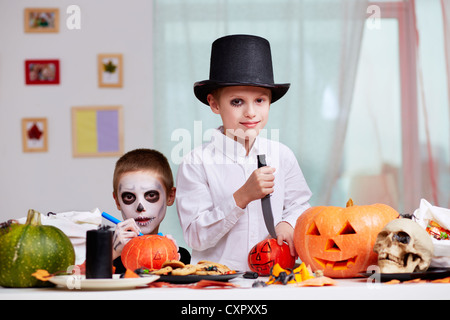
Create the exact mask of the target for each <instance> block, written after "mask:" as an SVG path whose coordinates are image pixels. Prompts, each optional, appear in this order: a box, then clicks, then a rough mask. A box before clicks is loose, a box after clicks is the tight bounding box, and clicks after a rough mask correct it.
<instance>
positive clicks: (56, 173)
mask: <svg viewBox="0 0 450 320" xmlns="http://www.w3.org/2000/svg"><path fill="white" fill-rule="evenodd" d="M71 4H76V5H78V6H79V7H80V8H81V29H80V30H69V29H68V28H67V27H66V19H67V18H68V17H69V15H68V14H67V13H66V8H67V7H68V6H69V5H71ZM26 7H57V8H59V9H60V32H59V33H57V34H30V33H25V32H24V27H23V15H24V14H23V10H24V8H26ZM151 18H152V1H150V0H128V1H123V0H75V1H68V0H45V1H44V0H0V21H1V22H2V28H0V40H1V45H0V222H2V221H5V220H7V219H11V218H18V217H23V216H25V215H26V214H27V211H28V209H29V208H33V209H36V210H38V211H41V212H42V213H47V212H48V211H53V212H62V211H70V210H79V211H87V210H91V209H94V208H97V207H98V208H99V209H100V210H103V211H108V212H110V213H111V214H113V215H115V216H117V217H118V218H120V212H118V211H117V209H116V208H115V205H114V201H113V198H112V174H113V170H114V164H115V161H116V160H117V157H99V158H73V157H72V136H71V117H70V109H71V107H72V106H101V105H122V106H123V108H124V132H125V135H124V146H125V151H128V150H131V149H134V148H138V147H150V148H151V147H152V123H153V119H152V87H153V84H152V19H151ZM99 53H122V54H123V58H124V85H123V88H120V89H112V88H111V89H107V88H99V87H98V84H97V60H96V59H97V54H99ZM26 59H59V60H60V67H61V73H60V75H61V82H60V84H59V85H56V86H26V85H25V79H24V61H25V60H26ZM25 117H46V118H47V119H48V126H49V149H48V152H44V153H23V151H22V142H21V119H22V118H25Z"/></svg>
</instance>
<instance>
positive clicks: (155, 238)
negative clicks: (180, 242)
mask: <svg viewBox="0 0 450 320" xmlns="http://www.w3.org/2000/svg"><path fill="white" fill-rule="evenodd" d="M121 259H122V263H123V265H124V266H125V268H127V269H130V270H136V269H138V268H148V269H152V270H156V269H161V266H162V264H163V263H164V262H165V261H166V260H178V251H177V247H176V245H175V243H173V241H172V240H170V239H168V238H167V237H164V236H159V235H156V234H151V235H144V236H140V237H136V238H133V239H131V240H130V241H128V243H127V244H126V245H125V246H124V247H123V250H122V255H121Z"/></svg>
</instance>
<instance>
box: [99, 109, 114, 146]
mask: <svg viewBox="0 0 450 320" xmlns="http://www.w3.org/2000/svg"><path fill="white" fill-rule="evenodd" d="M97 137H98V138H97V139H98V152H114V151H118V150H119V115H118V111H116V110H99V111H97Z"/></svg>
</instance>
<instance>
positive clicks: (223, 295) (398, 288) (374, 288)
mask: <svg viewBox="0 0 450 320" xmlns="http://www.w3.org/2000/svg"><path fill="white" fill-rule="evenodd" d="M257 280H264V281H266V280H267V278H265V277H260V278H259V279H257ZM254 281H255V280H253V279H252V280H249V279H244V278H242V277H238V278H236V279H233V280H231V282H232V283H236V284H239V285H240V287H239V288H232V289H217V290H206V289H196V290H194V289H189V288H137V289H133V290H111V291H84V290H77V289H73V290H69V289H66V288H59V287H57V288H26V289H19V288H2V287H0V300H8V299H14V300H23V299H27V300H33V299H39V300H42V299H44V300H45V299H50V300H66V299H70V300H74V299H75V300H76V299H83V300H92V299H94V300H95V299H101V300H103V299H104V300H114V299H121V300H123V299H132V300H190V301H193V300H316V299H319V300H324V299H340V300H342V299H383V300H386V299H387V300H395V299H402V300H404V299H406V300H410V299H413V300H414V299H450V284H445V283H409V284H385V283H372V282H370V283H369V282H368V281H367V279H365V278H359V279H338V280H337V282H338V284H337V285H336V286H327V287H295V286H291V285H287V286H283V285H271V286H268V287H265V288H252V287H251V286H252V283H253V282H254Z"/></svg>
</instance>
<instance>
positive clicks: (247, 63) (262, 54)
mask: <svg viewBox="0 0 450 320" xmlns="http://www.w3.org/2000/svg"><path fill="white" fill-rule="evenodd" d="M228 86H256V87H264V88H268V89H270V90H271V91H272V100H271V102H272V103H273V102H275V101H277V100H278V99H280V98H281V97H282V96H284V95H285V93H286V92H287V91H288V89H289V86H290V84H289V83H284V84H275V83H274V80H273V69H272V55H271V52H270V43H269V41H267V40H266V39H264V38H261V37H257V36H252V35H231V36H225V37H222V38H219V39H217V40H216V41H214V42H213V44H212V49H211V65H210V71H209V80H204V81H199V82H196V83H194V94H195V96H196V97H197V98H198V99H199V100H200V101H201V102H203V103H204V104H206V105H209V104H208V100H207V98H206V97H207V96H208V94H209V93H211V92H212V91H213V90H215V89H217V88H221V87H228Z"/></svg>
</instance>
